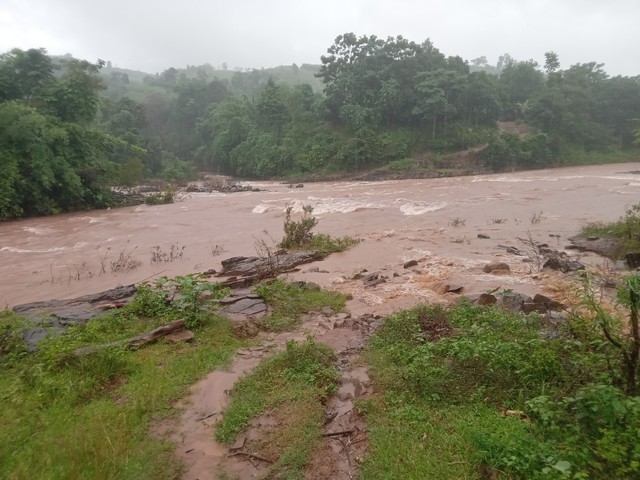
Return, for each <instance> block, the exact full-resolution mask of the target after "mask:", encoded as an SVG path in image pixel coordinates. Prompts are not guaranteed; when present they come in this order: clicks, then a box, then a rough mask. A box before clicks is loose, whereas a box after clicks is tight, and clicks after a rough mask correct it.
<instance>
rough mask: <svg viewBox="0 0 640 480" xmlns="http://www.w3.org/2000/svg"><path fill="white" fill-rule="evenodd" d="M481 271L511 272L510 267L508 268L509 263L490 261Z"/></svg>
mask: <svg viewBox="0 0 640 480" xmlns="http://www.w3.org/2000/svg"><path fill="white" fill-rule="evenodd" d="M482 271H483V272H484V273H509V272H511V269H510V268H509V265H507V264H506V263H504V262H491V263H488V264H486V265H485V266H484V267H483V269H482Z"/></svg>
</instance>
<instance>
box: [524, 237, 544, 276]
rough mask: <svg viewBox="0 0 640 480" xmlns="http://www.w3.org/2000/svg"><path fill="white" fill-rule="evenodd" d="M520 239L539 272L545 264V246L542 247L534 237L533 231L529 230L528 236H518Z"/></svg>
mask: <svg viewBox="0 0 640 480" xmlns="http://www.w3.org/2000/svg"><path fill="white" fill-rule="evenodd" d="M518 241H519V242H520V243H522V245H524V249H525V251H526V252H527V256H528V257H529V258H530V259H531V261H532V264H533V266H534V267H535V271H536V272H539V271H540V270H542V265H544V261H545V254H544V251H543V248H544V247H541V246H540V244H539V243H538V242H536V241H535V240H534V239H533V236H532V235H531V232H530V231H528V230H527V238H518Z"/></svg>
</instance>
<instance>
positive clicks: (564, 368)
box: [358, 303, 640, 480]
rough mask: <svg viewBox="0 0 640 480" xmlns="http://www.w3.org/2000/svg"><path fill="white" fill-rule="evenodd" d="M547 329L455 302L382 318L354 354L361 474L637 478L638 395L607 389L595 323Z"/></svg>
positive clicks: (606, 365) (531, 320) (608, 361)
mask: <svg viewBox="0 0 640 480" xmlns="http://www.w3.org/2000/svg"><path fill="white" fill-rule="evenodd" d="M550 328H551V326H550V325H547V324H545V322H544V320H543V318H541V317H539V316H529V317H524V316H520V315H516V314H512V313H506V312H504V311H502V310H500V309H498V308H494V307H478V306H471V305H468V304H464V303H463V304H460V305H456V306H453V307H451V308H448V309H445V308H443V307H437V306H419V307H416V308H415V309H413V310H409V311H405V312H399V313H397V314H394V315H392V316H390V317H388V318H387V319H386V320H385V323H384V325H383V326H382V327H381V328H380V330H379V331H378V332H377V333H376V335H374V337H373V338H372V341H371V345H370V347H369V348H368V350H367V352H366V353H365V358H366V359H367V361H368V363H369V364H370V365H371V373H372V379H373V390H374V392H375V393H374V394H373V395H372V396H371V397H370V398H368V399H367V400H365V401H362V402H360V403H359V404H358V409H359V411H360V413H362V414H363V415H364V416H365V418H366V421H367V423H368V425H369V441H370V449H369V452H368V454H367V456H366V457H365V459H364V461H363V464H362V478H363V479H369V478H375V479H392V478H406V479H421V478H438V479H443V480H446V479H483V478H514V479H530V478H554V479H560V478H576V479H577V478H605V477H603V475H604V473H603V472H606V471H610V472H615V474H612V475H610V476H606V478H631V477H632V476H633V475H637V474H638V471H639V470H640V451H637V450H639V449H637V448H636V447H635V445H636V444H637V441H638V440H640V430H638V428H637V426H638V424H640V420H638V419H637V418H636V417H635V416H634V415H635V412H636V411H640V410H638V409H640V398H636V397H624V395H622V393H621V391H620V390H619V389H618V388H617V387H615V386H612V385H611V383H612V382H614V383H615V378H614V377H612V376H611V370H610V366H611V365H612V359H613V358H615V355H612V353H611V350H610V348H608V347H607V345H606V343H605V342H603V341H602V338H601V337H600V336H598V335H597V334H595V333H594V332H595V331H597V329H592V330H591V333H588V334H587V333H585V332H586V330H585V328H584V324H582V330H580V331H579V330H577V329H576V328H577V325H574V324H573V322H567V323H566V325H564V326H561V327H556V328H557V330H554V331H553V334H549V333H550ZM505 412H511V413H513V414H514V415H507V414H505ZM523 419H524V420H523ZM614 452H617V453H614ZM635 462H638V463H635Z"/></svg>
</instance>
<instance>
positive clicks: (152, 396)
mask: <svg viewBox="0 0 640 480" xmlns="http://www.w3.org/2000/svg"><path fill="white" fill-rule="evenodd" d="M146 295H147V296H148V298H146V299H144V298H143V299H139V300H138V301H136V302H134V303H133V304H132V305H131V306H128V307H125V308H123V309H121V310H119V311H118V312H117V313H115V314H113V315H111V316H108V317H103V318H101V319H96V320H92V321H90V322H88V323H87V324H86V325H85V326H78V327H72V328H70V329H68V330H67V331H66V332H65V333H64V334H63V335H62V336H60V337H57V338H49V339H47V340H45V341H44V342H42V343H41V344H40V345H39V349H38V351H37V352H36V353H32V354H24V353H23V351H22V348H21V346H20V345H17V344H16V345H13V346H12V347H11V348H12V351H13V353H14V354H13V355H5V356H3V357H2V361H3V368H2V369H1V370H0V458H1V459H2V461H1V462H0V478H8V479H9V478H10V479H23V478H24V479H27V478H28V479H68V478H96V479H98V478H99V479H136V480H137V479H154V480H155V479H173V478H176V477H177V476H178V474H179V470H180V465H179V464H178V463H177V461H176V460H175V459H174V458H173V454H172V452H173V449H174V448H175V447H174V446H173V445H172V444H170V443H169V442H167V441H165V440H162V439H157V438H153V437H151V436H150V427H151V424H152V423H153V421H154V420H159V419H162V418H166V417H167V416H171V415H174V414H175V413H176V410H175V408H174V407H173V405H174V403H175V401H176V400H178V399H180V398H182V397H184V396H185V395H186V394H187V393H188V388H189V386H190V385H191V384H193V383H194V382H195V381H196V380H197V379H198V378H200V377H201V376H202V375H204V374H205V373H207V372H209V371H210V370H212V369H215V368H218V367H220V366H222V365H224V364H225V363H227V362H228V361H229V360H230V358H231V356H232V354H233V353H234V352H235V350H236V349H237V348H238V346H239V345H240V342H239V341H238V340H237V339H236V338H234V336H233V333H232V326H231V324H230V322H229V321H228V320H227V319H225V318H222V317H220V316H217V315H216V314H215V312H208V311H207V310H206V309H205V308H204V307H203V310H202V312H201V315H200V320H201V322H200V325H201V326H200V327H199V329H198V330H197V332H196V340H195V342H194V343H193V344H175V345H174V344H170V343H168V342H164V341H162V340H161V341H159V342H158V343H156V344H154V345H151V346H148V347H146V348H143V349H140V350H138V351H129V350H125V349H124V348H109V349H105V350H102V351H99V352H95V353H93V354H90V355H86V356H83V357H77V356H76V355H74V354H73V351H74V350H75V349H76V348H78V347H80V346H86V345H92V344H102V343H106V342H111V341H114V340H118V339H122V338H127V337H130V336H132V335H135V334H137V333H141V332H144V331H147V330H150V329H152V328H153V327H155V326H157V325H159V324H161V323H164V322H165V321H168V320H171V319H174V318H176V317H177V316H179V315H180V312H176V311H175V309H174V308H173V307H170V306H167V305H166V304H165V303H162V302H156V303H155V304H154V303H153V302H154V301H156V300H158V297H157V296H155V297H154V296H153V295H151V294H150V293H149V292H148V291H147V292H146ZM145 311H146V312H147V313H151V314H152V315H150V316H144V315H142V313H143V312H145ZM12 317H13V316H12V315H11V314H9V313H7V312H5V313H3V314H2V318H1V321H2V325H3V326H4V325H7V324H9V323H10V322H14V321H15V319H14V318H12ZM12 338H13V337H12ZM8 344H9V343H4V344H3V345H8Z"/></svg>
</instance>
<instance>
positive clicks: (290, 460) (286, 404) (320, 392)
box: [215, 339, 339, 479]
mask: <svg viewBox="0 0 640 480" xmlns="http://www.w3.org/2000/svg"><path fill="white" fill-rule="evenodd" d="M334 361H335V357H334V354H333V352H332V350H331V349H330V348H329V347H326V346H324V345H321V344H318V343H315V342H314V341H313V340H311V339H309V340H307V341H305V342H304V343H296V342H293V341H290V342H289V343H287V348H286V350H285V351H284V352H282V353H279V354H276V355H274V356H272V357H270V358H268V359H266V360H264V361H263V362H262V363H261V364H260V365H259V366H258V367H257V368H256V369H255V370H254V371H253V372H252V373H251V374H249V375H247V376H246V377H244V378H242V379H240V380H239V381H238V382H237V383H236V385H235V386H234V387H233V389H232V390H231V392H230V394H229V396H230V399H231V401H230V404H229V406H228V407H227V409H226V410H225V411H224V414H223V417H222V420H221V421H220V422H219V423H218V424H217V425H216V431H215V436H216V439H217V440H218V441H220V442H222V443H224V444H231V443H233V442H234V441H235V439H236V438H237V436H238V435H239V434H240V433H241V432H242V431H243V430H245V429H246V428H247V427H248V426H249V422H250V420H251V419H252V418H254V417H256V416H258V415H262V414H268V415H269V416H270V417H271V418H273V419H274V420H275V422H274V423H275V426H273V427H270V428H268V429H267V430H266V432H265V434H264V437H262V438H260V439H258V440H256V441H250V442H249V444H248V445H245V450H248V451H250V452H252V453H259V454H260V455H261V456H264V457H266V458H269V459H273V460H274V463H273V464H272V465H271V467H270V472H269V475H268V476H269V477H271V478H288V479H294V478H302V472H303V471H304V468H305V466H306V465H307V464H308V462H309V460H310V458H311V454H312V452H313V450H314V448H315V447H316V445H317V444H318V442H319V441H320V440H321V438H322V437H321V435H322V430H321V425H322V419H323V415H324V405H323V404H324V401H325V400H326V399H327V398H328V397H329V396H330V395H332V394H333V393H334V392H335V391H336V390H337V381H338V378H339V374H338V372H337V370H336V368H335V367H334V365H333V364H334Z"/></svg>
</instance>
